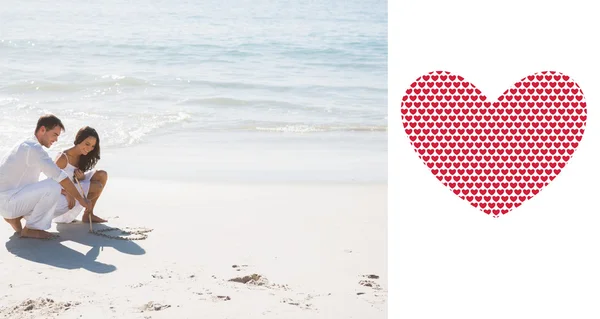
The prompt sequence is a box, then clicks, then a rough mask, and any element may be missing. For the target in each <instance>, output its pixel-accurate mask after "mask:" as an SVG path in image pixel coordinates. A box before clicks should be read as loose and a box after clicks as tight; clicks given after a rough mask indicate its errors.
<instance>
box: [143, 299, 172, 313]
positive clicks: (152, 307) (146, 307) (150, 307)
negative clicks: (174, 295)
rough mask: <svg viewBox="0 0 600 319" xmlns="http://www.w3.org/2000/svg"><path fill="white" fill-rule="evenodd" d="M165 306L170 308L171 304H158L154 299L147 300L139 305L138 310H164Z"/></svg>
mask: <svg viewBox="0 0 600 319" xmlns="http://www.w3.org/2000/svg"><path fill="white" fill-rule="evenodd" d="M167 308H171V305H163V304H160V303H157V302H154V301H149V302H148V303H146V304H144V305H143V306H141V307H140V311H141V312H148V311H161V310H165V309H167Z"/></svg>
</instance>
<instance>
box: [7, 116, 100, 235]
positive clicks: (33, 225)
mask: <svg viewBox="0 0 600 319" xmlns="http://www.w3.org/2000/svg"><path fill="white" fill-rule="evenodd" d="M64 130H65V127H64V126H63V124H62V122H61V121H60V119H58V118H57V117H56V116H54V115H51V114H49V115H44V116H42V117H40V118H39V120H38V123H37V126H36V128H35V135H34V136H32V137H31V138H29V139H26V140H24V141H22V142H20V143H18V144H17V145H15V146H14V147H13V148H12V149H11V150H10V151H9V152H8V154H6V155H5V156H4V158H2V159H1V160H0V215H2V217H4V220H6V222H8V223H9V224H10V225H11V226H12V227H13V229H14V230H15V232H17V233H19V234H20V235H21V237H30V238H39V239H51V238H53V237H54V235H53V234H52V233H49V232H47V231H46V230H47V229H50V227H51V225H52V218H54V217H55V216H54V210H55V209H56V205H57V203H58V200H59V198H60V196H61V186H62V188H64V189H65V190H66V191H67V192H68V193H69V194H70V195H71V196H73V197H75V199H76V200H77V201H78V202H79V203H81V206H83V207H85V208H86V211H87V210H88V209H89V208H90V207H91V202H90V201H89V200H87V199H85V198H83V197H82V196H81V194H80V193H79V192H78V191H77V188H76V187H75V185H73V183H72V182H71V180H70V179H69V178H67V174H66V173H65V172H64V171H63V170H61V169H60V168H59V167H58V166H56V164H55V163H54V161H52V159H51V158H50V156H49V155H48V153H47V152H46V151H45V150H44V149H43V148H42V146H44V147H46V148H50V146H52V144H54V142H56V141H57V140H58V137H59V136H60V133H61V132H62V131H64ZM42 172H43V173H44V174H45V175H46V176H48V179H46V180H43V181H39V178H40V173H42ZM21 218H25V220H26V224H25V227H24V228H23V227H22V225H21Z"/></svg>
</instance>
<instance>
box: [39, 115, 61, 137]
mask: <svg viewBox="0 0 600 319" xmlns="http://www.w3.org/2000/svg"><path fill="white" fill-rule="evenodd" d="M57 125H58V126H60V128H61V129H62V130H63V131H64V130H65V126H64V125H63V124H62V122H61V121H60V119H59V118H58V117H56V116H54V115H52V114H46V115H42V116H41V117H40V119H39V120H38V122H37V126H36V127H35V132H36V133H37V131H39V130H40V128H42V126H43V127H45V128H46V130H48V131H49V130H53V129H54V128H55V127H56V126H57Z"/></svg>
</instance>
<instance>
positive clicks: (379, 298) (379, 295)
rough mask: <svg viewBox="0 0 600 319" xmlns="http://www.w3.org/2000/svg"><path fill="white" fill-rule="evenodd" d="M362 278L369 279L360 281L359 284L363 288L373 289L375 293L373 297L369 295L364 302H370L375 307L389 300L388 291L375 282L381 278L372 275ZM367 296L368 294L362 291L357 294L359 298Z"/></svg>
mask: <svg viewBox="0 0 600 319" xmlns="http://www.w3.org/2000/svg"><path fill="white" fill-rule="evenodd" d="M362 277H363V278H367V279H362V280H360V281H359V282H358V284H359V285H361V286H363V287H368V288H371V289H372V290H373V291H374V293H373V295H372V297H371V296H370V294H369V296H365V297H367V298H366V299H364V300H366V301H367V302H369V303H371V304H373V305H383V304H385V303H386V300H387V291H386V290H384V289H383V288H381V285H380V284H378V283H377V282H376V281H375V280H377V279H379V276H378V275H373V274H371V275H363V276H362ZM365 294H366V292H364V291H360V292H357V293H356V295H357V296H362V295H365ZM373 297H374V298H373Z"/></svg>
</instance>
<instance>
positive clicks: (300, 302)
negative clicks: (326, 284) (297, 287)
mask: <svg viewBox="0 0 600 319" xmlns="http://www.w3.org/2000/svg"><path fill="white" fill-rule="evenodd" d="M300 294H301V295H303V293H300ZM328 295H331V294H328ZM320 296H321V295H313V294H307V295H306V296H305V297H304V298H302V299H292V298H284V299H283V300H282V301H281V302H282V303H285V304H288V305H291V306H296V307H299V308H301V309H304V310H318V309H317V308H315V307H314V305H313V304H312V303H311V300H313V299H314V298H316V297H320Z"/></svg>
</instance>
